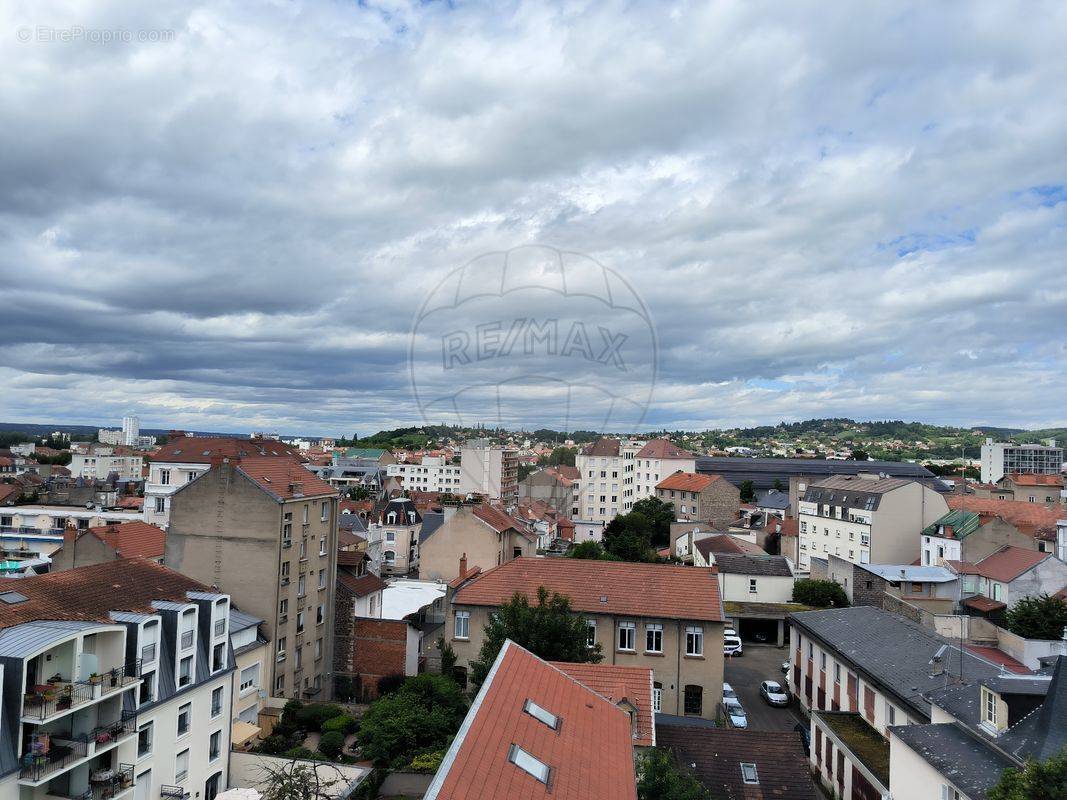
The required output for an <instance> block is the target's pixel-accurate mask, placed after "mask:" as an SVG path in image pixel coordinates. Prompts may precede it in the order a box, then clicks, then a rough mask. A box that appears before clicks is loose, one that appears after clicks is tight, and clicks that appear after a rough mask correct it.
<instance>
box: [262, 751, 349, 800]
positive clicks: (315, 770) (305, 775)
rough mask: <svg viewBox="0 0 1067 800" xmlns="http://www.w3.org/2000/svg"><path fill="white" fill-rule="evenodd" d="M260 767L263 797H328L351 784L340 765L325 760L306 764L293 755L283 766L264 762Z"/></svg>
mask: <svg viewBox="0 0 1067 800" xmlns="http://www.w3.org/2000/svg"><path fill="white" fill-rule="evenodd" d="M259 768H260V769H261V770H262V772H263V778H262V779H261V781H260V783H261V788H260V792H261V793H262V795H263V800H329V798H333V797H336V796H337V793H338V790H339V788H340V787H342V786H344V785H347V784H348V783H349V781H348V780H346V779H345V777H344V776H343V775H342V774H341V771H340V770H339V769H338V768H337V767H335V766H333V765H331V764H326V763H320V764H306V763H302V762H301V761H299V760H297V759H295V758H294V759H291V760H290V761H289V763H287V764H283V765H282V766H278V767H275V766H272V765H270V764H268V763H261V764H260V767H259Z"/></svg>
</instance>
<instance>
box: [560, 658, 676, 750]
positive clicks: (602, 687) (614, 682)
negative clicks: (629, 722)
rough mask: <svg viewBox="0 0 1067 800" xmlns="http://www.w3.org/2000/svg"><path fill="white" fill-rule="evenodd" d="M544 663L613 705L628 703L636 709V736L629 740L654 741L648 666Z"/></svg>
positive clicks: (642, 744) (644, 743) (637, 742)
mask: <svg viewBox="0 0 1067 800" xmlns="http://www.w3.org/2000/svg"><path fill="white" fill-rule="evenodd" d="M548 663H549V664H551V665H552V666H554V667H555V668H556V669H558V670H561V671H562V672H565V673H567V674H568V675H570V676H571V677H572V678H574V679H575V680H576V681H578V682H579V683H581V684H582V685H583V686H585V687H587V688H589V689H592V690H593V691H594V692H596V693H597V694H598V695H600V696H601V697H606V698H607V699H608V700H610V701H611V702H612V703H614V704H615V705H618V704H619V703H620V702H622V701H623V700H625V701H628V702H629V703H631V704H632V705H633V706H634V707H636V708H637V735H636V736H635V738H634V740H633V743H634V745H635V746H638V747H651V746H652V745H654V744H655V743H656V729H655V724H654V722H653V719H652V670H651V669H650V668H648V667H623V666H620V665H618V664H571V663H568V662H565V661H549V662H548Z"/></svg>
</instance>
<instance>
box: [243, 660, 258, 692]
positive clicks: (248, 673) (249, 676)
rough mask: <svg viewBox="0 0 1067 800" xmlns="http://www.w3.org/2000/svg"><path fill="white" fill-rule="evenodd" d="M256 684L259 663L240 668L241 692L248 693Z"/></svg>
mask: <svg viewBox="0 0 1067 800" xmlns="http://www.w3.org/2000/svg"><path fill="white" fill-rule="evenodd" d="M257 686H259V664H253V665H252V666H250V667H245V668H244V669H243V670H241V688H240V692H241V694H242V695H245V694H248V693H249V692H251V691H253V690H255V688H256V687H257Z"/></svg>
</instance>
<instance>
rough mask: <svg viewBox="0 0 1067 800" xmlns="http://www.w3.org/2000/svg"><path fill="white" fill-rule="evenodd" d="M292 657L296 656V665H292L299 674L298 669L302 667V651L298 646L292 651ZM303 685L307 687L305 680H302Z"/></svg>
mask: <svg viewBox="0 0 1067 800" xmlns="http://www.w3.org/2000/svg"><path fill="white" fill-rule="evenodd" d="M293 655H295V656H296V663H295V664H294V666H293V669H295V670H297V671H298V672H299V671H300V668H301V667H303V666H304V651H303V650H301V649H300V647H299V645H298V646H297V648H296V649H295V650H294V651H293ZM304 685H305V686H306V685H307V678H305V679H304Z"/></svg>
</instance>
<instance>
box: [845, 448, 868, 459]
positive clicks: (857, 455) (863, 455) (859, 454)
mask: <svg viewBox="0 0 1067 800" xmlns="http://www.w3.org/2000/svg"><path fill="white" fill-rule="evenodd" d="M848 460H849V461H870V460H871V457H870V456H869V455H867V452H866V451H864V450H853V451H852V455H851V456H849V457H848Z"/></svg>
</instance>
